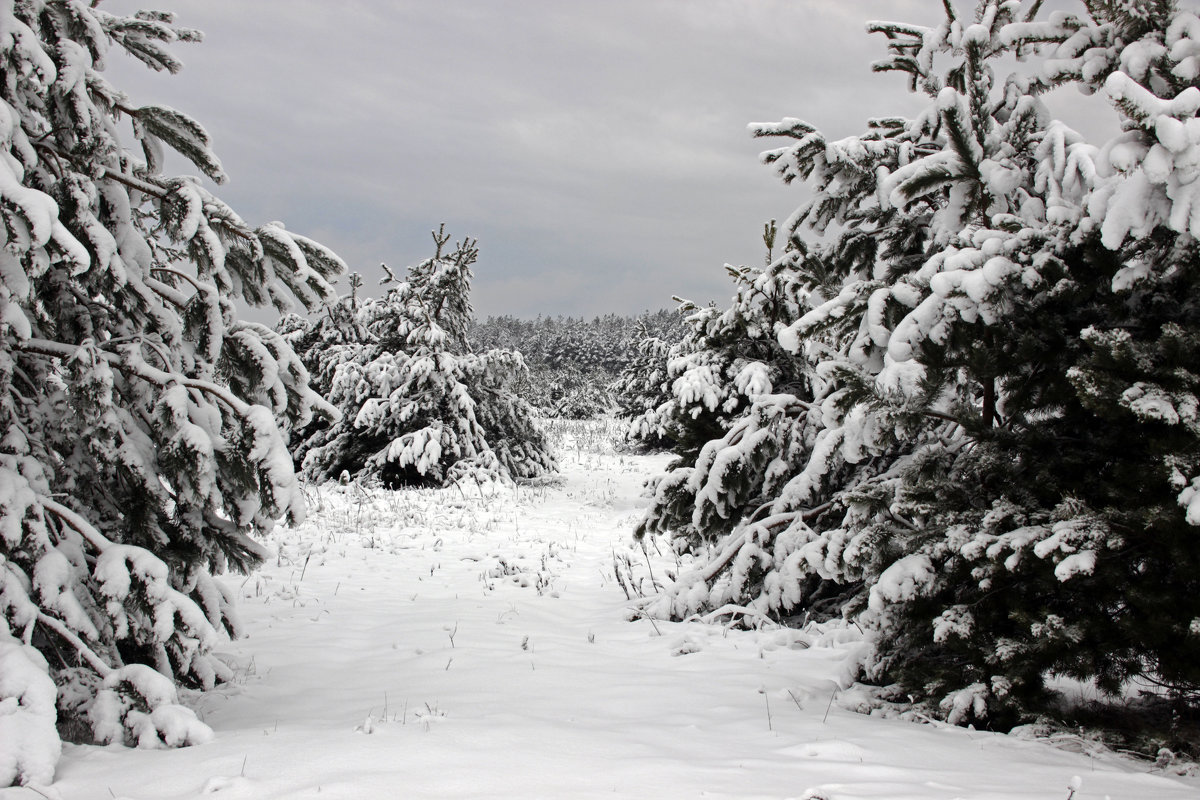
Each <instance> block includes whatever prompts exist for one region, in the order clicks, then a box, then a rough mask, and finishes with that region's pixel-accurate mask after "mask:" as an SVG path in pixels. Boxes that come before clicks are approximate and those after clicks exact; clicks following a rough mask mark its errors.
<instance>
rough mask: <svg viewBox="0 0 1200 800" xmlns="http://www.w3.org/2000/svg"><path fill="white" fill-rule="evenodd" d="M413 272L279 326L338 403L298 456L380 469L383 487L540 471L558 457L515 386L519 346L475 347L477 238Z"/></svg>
mask: <svg viewBox="0 0 1200 800" xmlns="http://www.w3.org/2000/svg"><path fill="white" fill-rule="evenodd" d="M434 241H435V243H436V245H437V252H436V253H435V254H434V256H433V257H432V258H429V259H426V260H425V261H422V262H421V263H419V264H417V265H416V266H413V267H411V268H410V269H409V270H408V274H407V278H406V280H405V281H403V282H398V281H396V280H394V279H393V278H392V277H391V273H390V272H389V278H387V279H385V282H389V283H393V284H394V285H393V286H392V288H391V289H389V291H388V292H387V294H386V295H385V296H384V297H383V298H380V299H368V300H364V301H362V302H360V303H357V304H356V301H355V300H353V299H348V300H342V301H341V302H340V303H338V304H337V305H335V306H333V307H332V308H330V309H329V310H328V312H327V314H326V315H325V316H324V317H322V318H320V319H319V320H318V321H317V322H316V323H315V324H313V325H311V326H309V325H306V324H304V323H303V322H302V321H300V320H298V319H297V318H290V319H288V320H285V321H284V322H283V323H282V324H281V331H284V332H286V336H287V338H288V339H289V340H290V341H291V342H292V343H293V344H294V345H295V346H296V348H297V350H298V351H299V352H301V354H302V357H303V358H304V359H305V360H306V362H307V363H308V366H309V368H310V369H311V370H312V374H313V376H314V379H313V385H314V387H316V388H317V390H318V391H322V392H324V393H326V396H327V397H328V398H329V400H330V402H331V403H332V404H334V405H335V406H336V407H337V408H338V409H340V411H341V417H340V420H337V421H335V422H333V423H331V424H327V425H324V426H323V425H322V424H321V423H317V424H315V425H314V426H313V427H312V428H310V429H307V430H305V431H303V432H302V433H301V434H299V435H298V436H297V437H296V440H297V447H296V451H295V452H296V459H297V460H298V461H299V462H301V463H302V464H303V468H304V471H305V473H306V474H307V475H309V476H310V477H312V478H313V479H317V480H320V479H330V478H339V477H340V476H341V475H342V473H343V472H346V473H349V474H350V475H351V476H353V477H355V478H375V479H379V480H381V481H382V482H383V483H384V484H385V485H387V486H401V485H410V484H435V485H442V484H445V483H451V482H454V481H457V480H461V479H462V478H464V477H468V476H470V477H472V478H474V479H476V480H492V479H503V480H519V479H528V478H535V477H539V476H541V475H544V474H546V473H548V472H550V471H552V470H553V469H554V459H553V457H552V456H551V455H550V452H549V445H548V443H547V442H546V439H545V436H544V434H543V433H542V431H541V429H540V428H538V426H537V425H536V424H535V423H534V421H533V415H532V410H531V409H530V408H529V406H528V404H527V403H526V402H525V401H524V400H522V399H521V398H520V397H518V396H517V394H516V386H517V385H518V384H519V383H520V382H522V381H524V380H525V378H526V371H525V364H524V362H523V360H522V358H521V355H520V354H519V353H515V352H513V351H510V350H500V349H492V350H488V351H486V352H483V353H476V352H473V351H472V350H471V348H470V344H469V342H468V332H469V328H470V324H471V313H472V312H471V305H470V288H471V265H472V264H473V263H474V262H475V260H476V258H477V256H478V250H477V249H476V247H475V243H474V242H473V241H469V240H464V241H462V242H460V243H459V244H458V246H457V247H456V248H455V249H454V250H453V251H451V252H446V245H447V243H448V242H449V236H448V235H446V234H445V233H444V226H443V229H442V230H439V231H438V232H437V233H435V234H434Z"/></svg>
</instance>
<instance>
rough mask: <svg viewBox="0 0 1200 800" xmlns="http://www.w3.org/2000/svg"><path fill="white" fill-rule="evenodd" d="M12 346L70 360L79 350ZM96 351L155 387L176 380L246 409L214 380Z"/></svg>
mask: <svg viewBox="0 0 1200 800" xmlns="http://www.w3.org/2000/svg"><path fill="white" fill-rule="evenodd" d="M16 349H17V350H20V351H22V352H26V353H36V354H38V355H44V356H49V357H51V358H58V359H62V360H64V361H70V360H71V359H72V358H74V357H75V356H76V354H77V353H78V352H79V349H80V348H78V347H73V346H72V345H67V344H62V343H61V342H52V341H49V340H47V339H26V340H24V341H22V342H18V343H17V345H16ZM96 353H97V354H98V355H99V356H101V357H102V358H104V360H105V361H107V362H108V364H109V365H110V366H112V367H115V368H116V369H119V370H120V371H122V372H124V373H126V374H128V375H133V376H135V377H138V378H141V379H142V380H144V381H148V382H150V383H154V384H157V385H158V386H167V385H169V384H171V383H177V384H179V385H180V386H185V387H187V388H189V389H195V390H196V391H199V392H202V393H204V394H207V395H210V396H211V397H214V398H216V399H217V400H220V401H221V402H223V403H225V404H226V405H227V406H229V408H230V409H232V410H233V411H234V412H235V413H236V414H238V415H240V416H245V415H246V414H248V413H249V411H250V404H249V403H247V402H246V401H244V400H242V399H240V398H239V397H237V396H236V395H234V394H233V393H232V392H230V391H229V390H228V389H226V388H224V387H222V386H218V385H216V384H215V383H209V382H208V381H202V380H197V379H196V378H188V377H186V376H184V375H178V374H175V373H170V372H166V371H164V370H160V369H156V368H154V367H152V366H150V365H149V364H147V363H146V362H145V361H140V360H139V361H127V360H126V359H125V358H122V357H121V355H120V354H119V353H112V352H109V351H106V350H99V349H98V350H96Z"/></svg>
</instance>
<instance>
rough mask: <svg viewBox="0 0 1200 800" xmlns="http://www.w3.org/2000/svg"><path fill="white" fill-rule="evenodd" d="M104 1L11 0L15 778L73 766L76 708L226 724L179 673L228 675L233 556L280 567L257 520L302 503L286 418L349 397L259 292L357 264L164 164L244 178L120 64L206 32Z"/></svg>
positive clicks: (2, 481)
mask: <svg viewBox="0 0 1200 800" xmlns="http://www.w3.org/2000/svg"><path fill="white" fill-rule="evenodd" d="M94 6H95V4H94V3H92V4H89V3H85V2H80V0H21V1H20V2H15V3H8V4H5V5H4V6H3V7H0V62H2V66H0V75H2V76H3V79H2V80H0V156H2V157H0V174H2V176H3V178H4V179H3V181H0V210H2V213H0V219H2V228H0V236H3V238H4V247H3V249H2V250H0V407H2V408H3V413H2V414H0V661H2V664H3V666H0V671H2V672H3V675H4V680H3V681H0V686H2V687H3V688H0V701H2V705H3V706H4V707H5V711H4V712H3V717H2V719H3V720H4V724H3V726H2V730H3V734H2V735H3V736H4V737H6V738H7V737H9V736H13V737H17V738H18V739H19V740H21V741H22V742H25V743H26V745H27V746H24V747H22V748H20V749H16V750H14V749H12V748H6V751H7V752H9V753H14V752H15V753H16V754H17V755H16V759H17V760H16V762H15V763H0V785H7V784H10V783H28V782H39V783H48V782H49V781H50V780H51V779H52V776H53V769H54V764H55V762H56V760H57V755H58V748H59V734H58V733H57V732H56V726H57V731H59V732H61V733H62V735H64V736H67V737H69V738H71V739H75V740H84V741H91V740H95V741H98V742H136V743H138V744H142V745H147V746H162V745H169V746H173V745H182V744H189V743H192V742H196V741H201V740H203V739H204V738H206V737H207V736H208V735H210V733H211V732H210V731H208V729H207V728H206V727H205V726H204V725H203V723H201V722H200V721H199V720H198V719H197V718H196V717H195V715H194V714H192V713H191V712H190V711H189V710H187V709H185V708H183V707H182V706H179V705H177V703H176V686H177V684H183V685H186V686H192V687H205V688H207V687H211V686H212V685H213V684H214V683H216V682H218V681H221V680H223V679H226V678H227V677H229V671H228V668H227V667H226V666H225V665H224V664H223V663H222V662H221V661H220V660H218V659H216V658H214V657H212V656H211V655H210V648H211V647H212V645H213V644H214V643H215V642H216V641H217V639H218V636H219V635H221V634H224V633H229V634H236V633H237V617H236V615H235V613H234V610H233V608H232V597H231V595H230V594H229V593H228V592H227V591H226V590H225V589H224V587H222V586H221V585H220V584H219V583H218V582H217V581H215V580H214V579H213V577H212V574H213V573H214V572H215V571H218V570H224V569H226V568H235V569H249V568H251V567H253V566H255V565H256V564H257V563H258V562H259V561H260V560H261V558H262V557H263V555H264V551H263V549H262V548H261V546H260V545H258V544H257V543H256V542H255V540H254V538H253V536H254V534H256V533H261V532H263V531H266V530H269V529H270V528H271V526H272V525H273V524H274V522H275V520H277V519H278V518H280V517H286V518H288V519H289V520H292V521H295V520H299V519H300V518H302V517H303V513H304V507H303V498H302V495H301V493H300V492H299V491H298V488H297V485H296V481H295V478H294V476H293V472H292V465H291V459H290V458H289V456H288V453H287V449H286V445H285V440H284V437H283V435H282V434H281V430H280V428H283V429H287V428H290V427H294V426H297V425H302V424H306V423H307V422H308V420H309V419H310V418H311V417H312V414H313V411H314V409H322V408H325V404H324V403H323V401H321V400H320V398H319V397H318V396H316V395H315V394H314V393H313V392H312V391H311V390H310V389H309V387H308V374H307V371H306V370H305V368H304V366H303V365H302V364H301V363H300V361H299V360H298V359H297V358H296V356H295V355H294V353H293V351H292V350H291V348H290V347H288V345H287V343H286V342H285V341H284V340H283V339H282V338H281V337H280V336H279V335H277V334H276V333H274V332H273V331H271V330H269V329H268V328H266V327H264V326H262V325H258V324H255V323H250V322H244V321H241V320H238V319H237V314H236V312H235V306H234V304H235V302H245V303H248V304H250V305H262V304H265V303H268V302H270V303H273V304H274V305H276V307H281V308H282V307H286V306H287V305H288V304H289V300H288V297H289V295H291V296H295V297H296V298H298V299H299V300H300V301H301V302H302V303H304V304H305V305H307V306H310V307H312V306H315V305H316V304H318V303H321V302H324V301H326V300H329V299H331V298H332V297H333V291H332V289H331V287H330V285H329V280H330V279H331V278H332V277H333V276H334V275H336V274H337V273H338V272H340V271H341V270H342V269H343V265H342V263H341V262H340V261H339V260H338V259H337V257H336V256H334V255H333V254H332V253H330V252H329V251H328V250H326V249H324V248H323V247H321V246H320V245H318V244H316V243H315V242H312V241H310V240H308V239H305V238H304V237H301V236H296V235H294V234H291V233H289V232H287V231H285V230H284V229H283V227H282V226H280V225H278V224H276V223H272V224H269V225H265V226H263V227H260V228H257V229H255V228H251V227H250V226H248V225H247V224H246V223H245V222H243V221H242V220H241V219H240V218H239V217H238V216H237V214H235V213H234V212H233V210H232V209H230V208H229V207H228V206H227V205H225V204H224V203H222V202H221V200H219V199H218V198H217V197H216V196H214V195H213V194H212V193H210V192H209V191H208V190H207V189H205V188H204V187H203V186H202V185H201V183H200V182H199V181H198V180H196V179H193V178H180V177H168V176H165V175H163V174H162V171H161V169H162V154H163V152H164V148H167V147H169V148H172V149H174V150H175V151H177V152H179V153H180V154H182V155H183V156H185V157H186V158H188V159H189V160H190V161H191V162H192V163H193V164H194V165H195V166H196V167H197V168H198V169H199V170H200V171H202V172H203V173H204V174H206V175H207V176H208V177H210V178H211V179H213V180H214V181H216V182H218V183H219V182H222V181H223V180H224V177H225V176H224V174H223V172H222V170H221V164H220V162H219V161H218V160H217V158H216V156H215V155H214V154H213V152H212V150H211V147H210V142H209V138H208V135H207V134H206V133H205V131H204V130H203V128H201V127H200V125H198V124H197V123H196V122H195V121H193V120H192V119H190V118H189V117H187V116H185V115H184V114H182V113H180V112H178V111H175V110H173V109H169V108H166V107H161V106H138V105H136V104H135V103H134V102H133V101H132V100H131V99H130V98H129V97H128V96H126V95H125V94H124V93H122V92H121V91H119V90H118V89H117V88H116V87H114V86H112V85H111V84H110V83H109V82H108V81H107V80H106V79H105V77H104V76H103V74H102V69H103V65H104V60H105V59H106V58H107V57H108V56H109V54H110V53H112V52H113V51H114V50H124V51H125V52H127V53H129V54H131V55H133V56H134V57H135V58H137V59H139V60H141V61H142V62H144V63H146V64H147V65H149V66H150V67H152V68H154V69H156V70H164V69H165V70H168V71H171V72H175V71H177V70H178V69H179V67H180V64H179V62H178V61H177V60H176V59H175V57H174V56H173V55H171V53H170V52H169V50H168V45H170V44H171V43H173V42H176V41H185V42H186V41H196V40H198V39H199V38H200V34H199V33H197V32H196V31H192V30H188V29H186V28H182V27H179V26H177V25H176V24H175V22H174V18H173V16H172V15H171V14H167V13H161V12H151V11H143V12H138V13H137V14H136V15H134V16H116V15H112V14H108V13H106V12H104V11H101V10H99V9H97V8H95V7H94ZM123 141H133V142H136V144H137V146H138V147H139V150H140V152H137V153H135V152H134V151H132V150H130V149H127V148H126V146H125V145H124V144H122V142H123ZM330 411H331V409H330Z"/></svg>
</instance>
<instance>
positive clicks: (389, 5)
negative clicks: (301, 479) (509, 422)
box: [104, 0, 940, 316]
mask: <svg viewBox="0 0 1200 800" xmlns="http://www.w3.org/2000/svg"><path fill="white" fill-rule="evenodd" d="M139 5H140V3H135V2H132V0H108V2H106V3H105V5H104V7H105V8H106V9H108V10H109V11H111V12H113V13H120V12H128V11H132V10H134V9H135V8H137V7H139ZM160 5H161V6H162V7H164V8H168V9H170V10H174V11H177V12H178V13H179V20H180V22H181V23H183V24H186V25H190V26H194V27H197V28H200V29H201V30H204V31H205V32H206V34H207V39H206V41H205V42H204V43H203V44H201V45H199V46H180V47H179V48H177V53H178V54H179V55H180V57H181V58H182V59H183V60H184V61H185V62H186V64H187V66H186V68H185V69H184V71H183V72H182V73H181V74H180V75H178V76H159V75H154V74H150V73H148V72H147V71H146V70H145V69H142V68H140V66H139V65H136V64H135V63H133V62H132V61H131V59H129V58H127V57H124V56H122V55H118V54H114V55H113V57H112V58H111V59H110V61H111V62H112V63H110V65H109V66H110V70H109V74H110V76H111V77H112V79H113V80H114V82H115V83H117V85H118V86H120V87H121V88H123V89H124V90H126V91H128V92H129V93H130V94H131V95H132V96H133V98H134V100H135V102H161V103H166V104H169V105H172V106H175V107H177V108H179V109H181V110H183V111H186V112H187V113H189V114H191V115H193V116H194V117H196V119H198V120H199V121H200V122H201V123H202V124H204V125H205V126H206V127H207V128H208V130H209V131H210V132H211V133H212V135H213V137H214V139H215V141H216V149H217V152H218V153H219V154H220V155H221V157H222V159H223V161H224V163H225V167H226V171H227V172H228V173H229V175H230V177H231V181H230V183H229V184H228V185H227V186H223V187H221V188H220V189H219V194H220V195H221V196H222V197H223V198H224V199H226V200H227V201H228V202H230V204H231V205H233V207H234V208H235V209H236V210H238V212H239V213H241V214H242V215H243V216H244V217H245V218H246V219H247V220H248V221H250V222H252V223H258V222H263V221H266V220H271V219H281V220H284V221H285V222H286V223H287V225H288V227H289V228H291V229H293V230H296V231H299V232H303V233H305V234H306V235H309V236H312V237H313V238H316V239H318V240H320V241H322V242H324V243H325V244H327V245H329V246H330V247H332V248H333V249H334V250H336V251H337V252H338V253H339V254H340V255H342V257H343V258H345V259H346V261H347V262H348V263H349V264H350V265H351V268H352V269H356V270H359V271H362V272H363V273H364V274H365V275H366V278H367V284H368V285H373V284H374V283H375V279H376V278H377V277H378V276H379V275H381V273H380V272H379V271H378V269H377V266H378V263H379V262H380V261H386V262H387V263H388V264H390V265H392V266H393V267H402V266H405V265H407V264H410V263H414V262H416V261H419V260H420V259H422V258H424V257H425V256H426V255H428V254H429V250H430V244H431V242H430V239H429V230H430V229H431V228H432V227H436V225H437V224H438V223H439V222H442V221H445V222H446V223H447V227H448V229H450V230H451V231H452V232H453V233H454V234H455V235H456V236H463V235H470V236H474V237H478V239H479V244H480V250H481V256H480V262H479V264H478V265H477V269H476V283H475V295H474V301H475V306H476V309H477V311H478V313H479V314H480V315H483V316H486V315H489V314H504V313H510V314H515V315H518V316H533V315H536V314H539V313H543V314H560V313H561V314H574V315H580V314H583V315H589V316H590V315H595V314H603V313H607V312H618V313H633V312H637V311H640V310H643V309H647V308H660V307H669V306H671V305H672V303H671V299H670V298H671V295H675V294H677V295H682V296H685V297H688V298H690V299H694V300H697V301H700V302H704V301H707V300H709V299H716V300H718V301H719V302H724V301H725V300H726V299H727V298H728V297H729V295H730V293H731V285H730V283H729V282H728V279H727V278H726V276H725V273H724V270H723V269H722V265H723V264H724V263H726V262H732V263H758V262H759V261H760V260H761V258H762V244H761V242H760V241H759V235H760V231H761V228H762V224H763V222H764V221H765V220H767V219H769V218H772V217H776V218H779V219H783V218H785V217H787V216H788V215H789V214H790V213H791V212H792V211H793V210H794V208H795V207H796V206H797V205H798V204H799V203H800V202H801V201H802V199H803V196H802V190H801V189H799V188H796V187H792V188H789V187H784V186H783V185H782V184H781V183H780V182H779V181H778V180H777V179H776V178H775V177H774V175H773V174H772V173H771V172H770V170H768V169H767V168H766V167H763V166H762V165H760V164H759V163H758V162H757V154H758V153H759V151H761V150H764V149H766V148H767V147H769V146H771V144H770V143H769V142H762V141H754V140H753V139H751V138H750V137H749V135H748V134H747V132H746V125H747V124H748V123H750V122H754V121H762V120H775V119H779V118H781V117H784V116H799V117H802V118H804V119H807V120H809V121H811V122H813V123H814V124H817V125H818V126H819V127H821V128H822V130H824V131H826V132H827V133H828V134H830V135H834V136H845V135H850V134H852V133H856V132H858V131H860V130H861V129H862V127H863V123H864V121H865V119H866V118H867V117H869V116H876V115H879V114H885V113H911V112H912V111H913V110H914V109H915V108H917V107H918V103H917V101H916V100H915V99H914V98H912V97H910V96H908V95H907V93H906V88H905V82H904V80H903V79H902V78H901V77H899V76H895V75H873V74H872V73H871V72H870V68H869V65H870V62H871V60H873V59H874V58H878V57H880V55H882V53H883V46H882V39H881V38H880V37H868V36H867V35H866V34H865V33H864V28H863V26H864V23H865V21H866V20H868V19H873V18H889V19H896V18H898V19H905V20H911V21H917V22H936V21H937V20H938V18H939V14H940V8H939V4H937V3H930V2H917V0H838V1H837V2H834V1H833V0H603V1H602V2H601V1H600V0H595V1H594V2H568V1H566V0H514V1H513V2H504V3H499V2H494V1H493V0H443V1H442V2H437V3H431V2H427V0H400V1H398V2H396V1H389V2H384V1H383V0H341V2H337V3H330V2H327V1H326V0H253V1H252V2H247V0H161V3H160Z"/></svg>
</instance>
